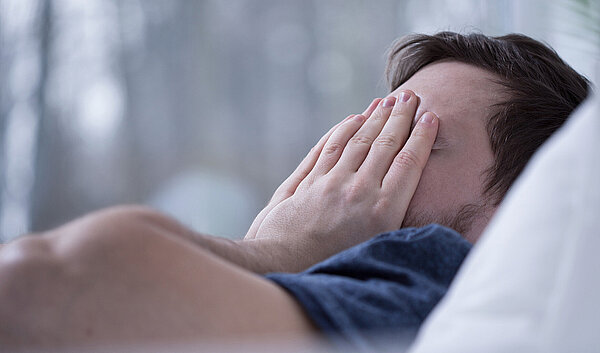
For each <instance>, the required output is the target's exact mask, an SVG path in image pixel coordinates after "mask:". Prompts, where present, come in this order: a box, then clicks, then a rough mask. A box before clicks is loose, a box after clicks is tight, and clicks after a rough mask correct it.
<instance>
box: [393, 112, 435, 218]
mask: <svg viewBox="0 0 600 353" xmlns="http://www.w3.org/2000/svg"><path fill="white" fill-rule="evenodd" d="M438 126H439V119H438V117H437V116H436V115H435V114H434V113H431V112H427V113H425V114H423V115H422V116H421V118H420V119H419V121H418V122H417V124H416V125H415V128H414V129H413V131H412V133H411V135H410V137H409V138H408V141H406V144H405V145H404V147H403V148H402V150H401V151H400V152H399V153H398V154H397V155H396V157H395V158H394V161H393V162H392V165H391V166H390V169H389V171H388V173H387V174H386V175H385V177H384V178H383V182H382V190H383V192H384V194H388V195H390V197H391V198H395V199H399V201H400V200H402V201H401V202H399V203H398V204H402V205H404V210H402V211H404V212H406V208H407V207H408V204H409V202H410V200H411V199H412V196H413V194H414V192H415V190H416V189H417V185H418V184H419V179H421V172H422V171H423V168H425V164H426V163H427V160H428V159H429V154H430V152H431V148H432V147H433V143H434V141H435V137H436V136H437V131H438Z"/></svg>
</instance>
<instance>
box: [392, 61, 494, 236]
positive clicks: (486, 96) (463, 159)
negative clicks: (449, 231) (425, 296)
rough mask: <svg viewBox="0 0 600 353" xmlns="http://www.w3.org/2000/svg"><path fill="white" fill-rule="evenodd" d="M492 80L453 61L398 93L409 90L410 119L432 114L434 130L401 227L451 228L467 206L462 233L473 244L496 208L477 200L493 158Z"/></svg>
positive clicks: (413, 79) (412, 80)
mask: <svg viewBox="0 0 600 353" xmlns="http://www.w3.org/2000/svg"><path fill="white" fill-rule="evenodd" d="M494 79H497V77H496V76H495V75H494V74H492V73H489V72H487V71H485V70H483V69H479V68H476V67H473V66H471V65H467V64H463V63H457V62H438V63H433V64H431V65H428V66H426V67H425V68H423V69H421V70H420V71H418V72H417V73H416V74H415V75H413V76H412V77H411V78H410V79H409V80H408V81H406V82H405V83H404V84H402V85H401V86H400V87H399V88H398V89H397V90H396V91H394V92H393V93H392V95H394V94H396V93H397V92H398V91H401V90H404V89H408V88H410V89H411V90H413V91H414V92H415V93H416V95H417V96H418V97H419V98H420V105H419V108H418V111H417V114H416V116H419V115H420V114H421V113H422V112H423V111H428V110H429V111H434V112H436V114H437V115H438V116H439V119H440V128H439V132H438V136H437V138H436V142H435V144H434V146H433V149H432V151H431V155H430V157H429V160H428V161H427V165H426V167H425V169H424V170H423V174H422V176H421V180H420V181H419V186H418V188H417V190H416V192H415V195H414V196H413V199H412V201H411V203H410V206H409V210H408V214H407V216H406V217H405V220H404V226H423V225H426V224H430V223H445V224H444V225H447V226H450V227H451V228H456V227H452V223H456V222H455V221H454V218H455V217H456V215H457V214H458V213H459V210H460V209H464V208H465V207H468V206H469V205H473V207H474V208H475V209H476V213H475V214H474V215H473V216H472V217H470V219H469V220H468V222H466V223H467V226H468V228H465V229H457V230H458V231H459V232H460V233H461V234H462V235H463V236H464V237H465V238H466V239H467V240H469V241H471V242H475V241H477V239H478V238H479V236H480V235H481V233H482V232H483V229H484V228H485V226H486V225H487V223H488V221H489V219H490V218H491V216H492V215H493V213H494V212H495V210H496V207H495V206H493V204H492V203H491V202H489V200H488V198H487V197H485V195H483V193H484V189H483V186H484V185H485V182H486V177H487V175H486V171H487V169H488V168H490V166H491V165H492V162H493V160H494V156H493V154H492V149H491V147H490V141H489V137H488V135H487V132H486V129H485V122H486V119H485V117H487V116H489V115H491V110H490V109H491V108H490V107H491V106H492V105H493V104H494V103H496V102H498V101H499V100H500V98H501V93H500V87H499V86H498V85H497V84H495V83H493V82H492V80H494Z"/></svg>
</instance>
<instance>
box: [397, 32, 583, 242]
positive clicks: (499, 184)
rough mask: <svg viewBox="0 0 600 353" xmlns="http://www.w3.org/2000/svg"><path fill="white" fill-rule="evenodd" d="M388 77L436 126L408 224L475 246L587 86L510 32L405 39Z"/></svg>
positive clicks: (543, 49) (552, 55)
mask: <svg viewBox="0 0 600 353" xmlns="http://www.w3.org/2000/svg"><path fill="white" fill-rule="evenodd" d="M387 76H388V80H389V83H390V86H391V90H392V91H394V92H395V91H397V90H400V89H411V90H413V91H414V92H415V93H416V94H417V95H418V96H419V98H420V99H421V104H420V106H419V110H420V111H425V110H429V111H433V112H435V113H437V114H438V116H439V118H440V128H439V132H438V140H437V141H436V145H435V146H434V150H433V151H432V154H431V157H430V160H429V162H428V164H427V167H426V168H425V170H424V172H423V176H422V178H421V181H420V183H419V187H418V188H417V191H416V193H415V196H414V197H413V200H412V202H411V205H410V207H409V210H408V213H407V215H406V217H405V221H404V226H418V225H422V224H426V223H432V222H437V223H442V224H444V225H447V226H450V227H452V228H454V229H456V230H457V231H459V232H461V233H462V234H463V235H464V236H465V237H466V238H467V239H469V240H471V241H475V240H476V239H477V238H478V236H479V235H480V233H481V231H482V230H483V228H484V227H485V225H486V224H487V222H488V220H489V217H491V215H492V214H493V212H494V211H495V209H496V207H497V205H498V204H499V203H500V201H502V199H503V197H504V195H505V194H506V192H507V191H508V189H509V187H510V186H511V184H512V183H513V182H514V180H515V179H516V178H517V176H518V175H519V174H520V173H521V171H522V170H523V168H524V167H525V164H526V163H527V161H528V160H529V158H530V157H531V156H532V155H533V153H534V152H535V151H536V150H537V149H538V148H539V146H540V145H541V144H542V143H543V142H544V141H545V140H546V139H547V138H548V137H549V136H550V135H551V134H552V133H553V132H554V131H556V130H557V129H558V128H559V127H560V126H561V125H562V124H563V123H564V122H565V120H566V119H567V117H568V116H569V115H570V114H571V112H572V111H573V110H574V109H575V107H577V105H579V103H581V102H582V101H583V99H584V98H585V97H586V95H587V93H588V81H587V80H586V79H585V78H584V77H582V76H581V75H579V74H577V72H575V71H574V70H573V69H572V68H571V67H569V66H568V65H567V64H566V63H564V62H563V61H562V60H561V59H560V58H559V57H558V55H557V54H556V52H554V51H553V50H552V49H550V48H549V47H547V46H545V45H544V44H542V43H540V42H537V41H535V40H533V39H531V38H529V37H526V36H523V35H516V34H511V35H507V36H502V37H487V36H485V35H482V34H469V35H461V34H457V33H451V32H441V33H438V34H435V35H412V36H408V37H404V38H402V39H401V40H399V41H398V42H396V43H395V44H394V45H393V46H392V48H391V53H390V56H389V60H388V67H387ZM418 115H419V113H417V116H418Z"/></svg>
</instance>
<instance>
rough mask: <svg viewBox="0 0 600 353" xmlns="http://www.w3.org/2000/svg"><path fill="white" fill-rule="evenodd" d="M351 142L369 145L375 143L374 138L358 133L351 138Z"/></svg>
mask: <svg viewBox="0 0 600 353" xmlns="http://www.w3.org/2000/svg"><path fill="white" fill-rule="evenodd" d="M350 143H352V144H353V145H368V146H370V145H371V144H373V138H371V137H369V136H366V135H356V136H353V137H352V138H351V139H350Z"/></svg>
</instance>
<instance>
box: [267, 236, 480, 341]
mask: <svg viewBox="0 0 600 353" xmlns="http://www.w3.org/2000/svg"><path fill="white" fill-rule="evenodd" d="M470 249H471V244H470V243H469V242H467V241H466V240H465V239H464V238H462V237H461V236H460V234H458V233H456V232H455V231H453V230H451V229H449V228H445V227H442V226H440V225H435V224H433V225H429V226H426V227H423V228H405V229H400V230H397V231H394V232H390V233H384V234H380V235H378V236H376V237H374V238H372V239H370V240H368V241H366V242H364V243H362V244H359V245H356V246H354V247H352V248H350V249H348V250H345V251H343V252H341V253H339V254H336V255H334V256H332V257H330V258H329V259H327V260H325V261H323V262H321V263H318V264H316V265H315V266H313V267H311V268H309V269H308V270H306V271H304V272H300V273H295V274H294V273H270V274H267V275H266V277H267V278H268V279H270V280H272V281H274V282H275V283H277V284H278V285H279V286H281V287H283V288H284V289H285V290H287V291H288V292H289V293H291V295H292V296H293V297H294V298H295V299H296V300H297V301H298V302H299V303H300V305H301V306H302V307H303V308H304V310H305V312H306V314H307V315H308V317H309V318H310V319H311V320H312V321H313V322H314V324H315V325H316V326H317V327H318V328H319V329H320V330H321V331H323V333H325V334H326V335H327V336H329V337H330V338H333V339H334V340H335V341H336V342H338V343H341V342H345V343H347V344H350V345H351V346H353V347H354V348H357V349H361V350H362V349H372V348H373V347H374V346H373V345H374V344H375V343H374V342H375V341H374V338H373V337H374V336H373V334H374V333H386V334H387V337H388V338H389V337H390V334H392V335H393V336H395V337H397V338H398V339H399V340H402V342H403V343H406V341H407V340H412V338H414V335H415V334H416V332H417V330H418V329H419V327H420V326H421V324H422V323H423V320H424V319H425V318H426V317H427V315H429V313H430V312H431V310H432V309H433V308H434V306H435V305H436V304H437V303H438V302H439V301H440V299H441V298H442V297H443V296H444V294H445V293H446V290H447V289H448V287H449V286H450V283H451V282H452V279H453V278H454V276H455V275H456V272H457V271H458V268H459V267H460V265H461V264H462V262H463V260H464V258H465V256H467V254H468V252H469V250H470ZM399 343H400V342H399Z"/></svg>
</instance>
